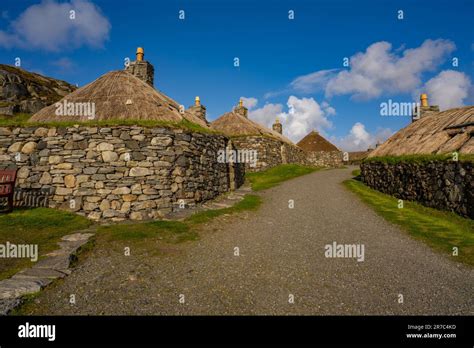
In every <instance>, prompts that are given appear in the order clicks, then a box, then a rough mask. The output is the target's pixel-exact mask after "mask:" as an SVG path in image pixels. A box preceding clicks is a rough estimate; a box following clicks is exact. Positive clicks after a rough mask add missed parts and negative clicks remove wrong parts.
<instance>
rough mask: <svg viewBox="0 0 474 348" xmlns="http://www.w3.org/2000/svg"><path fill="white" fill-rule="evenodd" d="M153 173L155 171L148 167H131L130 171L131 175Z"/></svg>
mask: <svg viewBox="0 0 474 348" xmlns="http://www.w3.org/2000/svg"><path fill="white" fill-rule="evenodd" d="M151 174H153V171H151V170H150V169H148V168H142V167H134V168H132V169H130V173H129V174H128V175H129V176H146V175H151Z"/></svg>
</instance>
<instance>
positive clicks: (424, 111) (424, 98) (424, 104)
mask: <svg viewBox="0 0 474 348" xmlns="http://www.w3.org/2000/svg"><path fill="white" fill-rule="evenodd" d="M438 112H439V106H438V105H431V106H430V105H429V104H428V95H427V94H425V93H423V94H421V95H420V105H419V106H415V109H414V110H413V115H412V117H411V121H412V122H415V121H416V120H419V119H420V118H423V117H426V116H430V115H434V114H436V113H438Z"/></svg>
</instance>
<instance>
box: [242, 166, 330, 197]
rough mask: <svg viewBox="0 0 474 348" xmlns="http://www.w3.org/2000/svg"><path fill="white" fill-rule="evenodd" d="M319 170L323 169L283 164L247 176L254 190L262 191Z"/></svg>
mask: <svg viewBox="0 0 474 348" xmlns="http://www.w3.org/2000/svg"><path fill="white" fill-rule="evenodd" d="M319 169H321V168H316V167H307V166H302V165H299V164H282V165H279V166H277V167H273V168H270V169H267V170H265V171H262V172H258V173H248V174H246V175H245V176H246V178H247V179H248V180H249V181H250V183H251V184H252V189H253V190H254V191H260V190H266V189H268V188H270V187H273V186H276V185H278V184H279V183H281V182H283V181H285V180H289V179H292V178H296V177H297V176H301V175H305V174H309V173H312V172H314V171H316V170H319Z"/></svg>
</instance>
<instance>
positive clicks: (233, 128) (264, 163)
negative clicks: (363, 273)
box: [211, 100, 306, 171]
mask: <svg viewBox="0 0 474 348" xmlns="http://www.w3.org/2000/svg"><path fill="white" fill-rule="evenodd" d="M211 127H212V128H213V129H215V130H218V131H220V132H222V133H224V134H226V135H228V136H229V137H231V139H232V142H233V144H234V145H235V147H236V148H237V149H238V150H240V151H247V152H253V153H254V154H255V156H256V158H251V160H250V162H247V163H246V170H248V171H261V170H265V169H268V168H271V167H274V166H277V165H279V164H284V163H305V157H306V156H305V153H304V152H303V151H302V150H301V149H300V148H299V147H297V146H296V145H295V144H293V142H292V141H291V140H290V139H288V138H286V137H285V136H283V134H282V126H281V124H280V122H279V121H278V120H277V121H276V122H275V124H274V125H273V130H272V129H268V128H266V127H264V126H262V125H260V124H258V123H257V122H255V121H252V120H250V119H249V118H248V109H247V108H246V107H245V106H244V105H243V103H242V100H240V101H239V105H238V106H237V107H235V108H234V109H233V110H232V111H230V112H228V113H225V114H224V115H222V116H221V117H219V118H218V119H216V120H215V121H213V122H211ZM250 157H252V156H250Z"/></svg>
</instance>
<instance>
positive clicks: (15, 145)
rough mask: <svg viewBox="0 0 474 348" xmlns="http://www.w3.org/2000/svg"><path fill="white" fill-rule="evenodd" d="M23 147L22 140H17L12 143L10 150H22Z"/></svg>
mask: <svg viewBox="0 0 474 348" xmlns="http://www.w3.org/2000/svg"><path fill="white" fill-rule="evenodd" d="M22 147H23V143H22V142H16V143H13V144H12V145H10V147H9V148H8V150H7V151H8V152H20V150H21V148H22Z"/></svg>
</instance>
